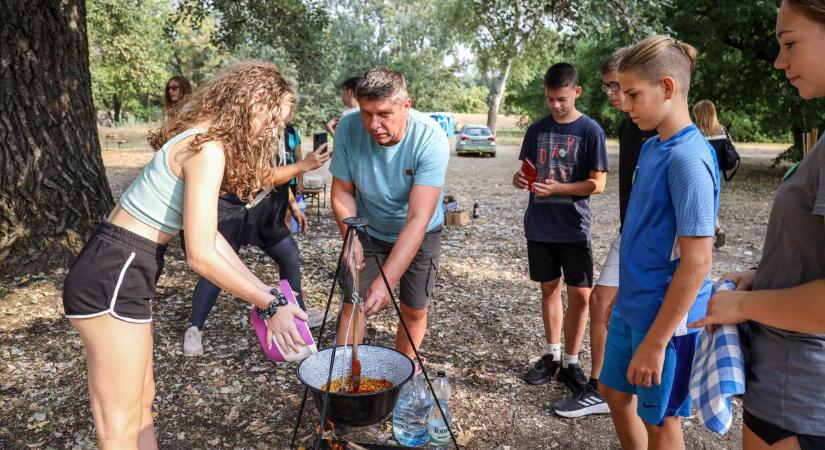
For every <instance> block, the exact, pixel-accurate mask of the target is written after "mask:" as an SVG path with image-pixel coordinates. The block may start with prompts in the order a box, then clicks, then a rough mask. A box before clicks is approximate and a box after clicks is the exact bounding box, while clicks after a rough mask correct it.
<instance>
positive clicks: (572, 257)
mask: <svg viewBox="0 0 825 450" xmlns="http://www.w3.org/2000/svg"><path fill="white" fill-rule="evenodd" d="M527 261H528V263H529V264H530V279H531V280H533V281H538V282H540V283H545V282H548V281H553V280H555V279H557V278H559V277H561V275H562V271H564V283H565V284H567V285H568V286H573V287H593V252H592V251H591V250H590V243H589V242H573V243H564V244H555V243H553V244H551V243H547V242H536V241H527Z"/></svg>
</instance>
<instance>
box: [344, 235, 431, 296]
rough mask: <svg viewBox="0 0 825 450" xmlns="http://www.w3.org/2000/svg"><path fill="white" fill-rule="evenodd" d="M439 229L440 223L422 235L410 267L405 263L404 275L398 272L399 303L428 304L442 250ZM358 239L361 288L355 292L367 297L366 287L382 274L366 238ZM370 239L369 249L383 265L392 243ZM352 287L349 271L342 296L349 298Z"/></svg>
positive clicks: (367, 288)
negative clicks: (361, 258) (360, 258)
mask: <svg viewBox="0 0 825 450" xmlns="http://www.w3.org/2000/svg"><path fill="white" fill-rule="evenodd" d="M441 231H442V230H441V228H440V227H439V228H437V229H435V230H433V231H430V232H428V233H426V234H425V235H424V240H423V241H422V242H421V247H419V248H418V251H417V252H416V253H415V256H414V257H413V260H412V261H411V262H410V265H409V267H407V271H406V272H404V275H402V276H401V281H400V282H399V283H398V290H399V293H400V296H399V297H400V300H401V303H403V304H405V305H407V306H409V307H410V308H412V309H425V308H427V306H428V305H429V302H430V297H431V296H432V294H433V287H434V286H435V280H436V278H437V277H438V258H439V256H440V254H441ZM359 238H360V236H359ZM360 241H361V246H362V248H363V249H364V268H363V269H362V270H361V272H360V276H361V283H360V285H359V288H360V289H359V290H360V292H359V293H358V295H360V296H361V298H363V299H364V300H366V296H367V290H369V288H370V285H371V284H372V282H373V281H375V278H376V277H379V276H381V274H380V272H379V271H378V265H377V264H376V263H375V256H373V253H372V252H370V251H369V249H370V247H369V244H368V243H367V242H366V239H365V238H362V239H360ZM371 241H372V249H373V250H374V251H375V254H376V255H377V256H378V260H379V261H380V263H381V265H382V266H383V265H384V263H385V262H386V261H387V257H388V256H389V254H390V252H391V251H392V247H393V243H392V242H385V241H381V240H378V239H375V238H371ZM343 275H344V274H343V273H342V274H341V276H339V279H338V281H339V283H340V282H342V281H343V280H342V278H343ZM352 289H353V283H352V275H351V274H350V275H348V276H347V277H346V287H345V294H344V298H345V299H346V300H347V301H348V302H349V301H351V300H352V298H351V292H352Z"/></svg>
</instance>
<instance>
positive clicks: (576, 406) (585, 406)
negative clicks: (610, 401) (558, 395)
mask: <svg viewBox="0 0 825 450" xmlns="http://www.w3.org/2000/svg"><path fill="white" fill-rule="evenodd" d="M553 410H554V411H555V412H556V414H558V415H560V416H562V417H567V418H573V417H583V416H588V415H590V414H610V408H608V407H607V402H605V401H604V398H603V397H602V395H601V394H599V391H597V390H595V389H593V386H592V385H591V384H589V383H588V384H586V385H585V388H584V390H583V391H581V392H579V393H578V394H574V395H573V397H571V398H568V399H564V400H559V401H557V402H556V404H555V405H553Z"/></svg>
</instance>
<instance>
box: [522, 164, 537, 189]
mask: <svg viewBox="0 0 825 450" xmlns="http://www.w3.org/2000/svg"><path fill="white" fill-rule="evenodd" d="M521 173H523V174H524V178H527V189H528V190H531V191H532V190H533V182H535V181H536V177H538V176H539V173H538V171H537V170H536V165H535V164H533V161H530V158H524V159H523V160H522V161H521Z"/></svg>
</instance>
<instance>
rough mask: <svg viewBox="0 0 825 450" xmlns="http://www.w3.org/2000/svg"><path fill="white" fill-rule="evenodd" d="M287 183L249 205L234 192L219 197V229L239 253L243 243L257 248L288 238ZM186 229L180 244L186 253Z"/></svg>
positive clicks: (266, 246) (182, 233) (269, 245)
mask: <svg viewBox="0 0 825 450" xmlns="http://www.w3.org/2000/svg"><path fill="white" fill-rule="evenodd" d="M287 189H288V188H287V187H286V186H278V187H276V188H275V189H273V190H272V192H270V193H269V195H268V196H267V197H266V198H265V199H263V200H261V202H260V203H258V204H257V205H255V206H253V207H252V208H247V207H246V203H244V202H243V201H242V200H241V199H239V198H238V197H236V196H235V195H233V194H224V195H221V196H220V197H218V232H220V233H221V235H222V236H223V237H224V239H226V242H228V243H229V246H230V247H232V249H234V250H235V253H238V251H239V250H240V248H241V247H242V246H244V245H254V246H257V247H258V248H262V249H263V248H268V247H272V246H274V245H276V244H278V243H280V242H281V241H282V240H284V239H286V238H287V237H289V234H290V233H289V228H287V227H286V223H285V222H284V217H285V215H286V208H287V206H288V203H289V193H288V192H289V191H288V190H287ZM184 234H185V231H181V232H180V240H181V247H182V248H183V251H184V252H186V238H185V237H184Z"/></svg>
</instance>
